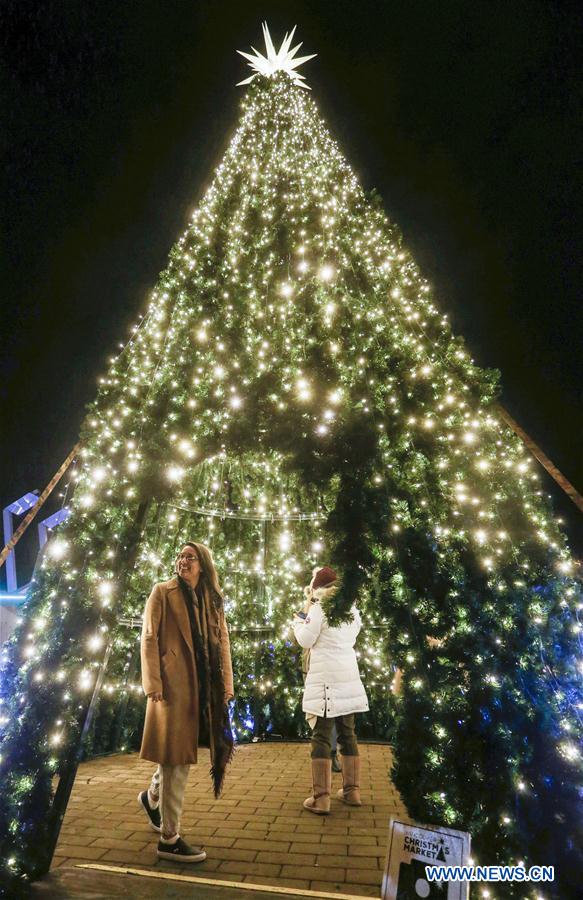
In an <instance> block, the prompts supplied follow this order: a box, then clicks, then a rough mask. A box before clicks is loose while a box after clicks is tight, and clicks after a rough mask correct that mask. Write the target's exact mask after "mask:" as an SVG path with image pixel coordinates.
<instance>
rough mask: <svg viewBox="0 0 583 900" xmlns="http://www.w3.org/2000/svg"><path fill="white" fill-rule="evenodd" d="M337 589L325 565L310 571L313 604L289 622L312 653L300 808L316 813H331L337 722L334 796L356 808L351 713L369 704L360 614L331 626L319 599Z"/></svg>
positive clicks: (356, 777)
mask: <svg viewBox="0 0 583 900" xmlns="http://www.w3.org/2000/svg"><path fill="white" fill-rule="evenodd" d="M337 590H338V582H337V576H336V573H335V572H334V571H333V569H330V568H329V567H328V566H324V568H322V569H317V570H316V571H315V573H314V576H313V578H312V581H311V582H310V585H309V588H307V591H306V592H307V595H308V597H309V598H310V600H311V601H312V602H311V604H310V607H309V609H308V611H307V613H306V614H299V613H296V615H295V616H294V620H293V623H292V628H293V631H294V635H295V638H296V640H297V642H298V644H300V646H301V647H304V648H305V649H310V660H309V667H308V673H307V676H306V682H305V686H304V698H303V704H302V708H303V711H304V712H305V713H306V715H307V717H308V721H309V722H310V724H312V722H314V725H313V732H312V752H311V757H312V785H313V793H312V796H310V797H308V798H307V800H305V801H304V807H305V808H306V809H308V810H309V811H310V812H312V813H316V814H317V815H328V813H329V812H330V790H331V787H332V761H331V759H330V749H331V735H332V728H333V726H334V724H336V728H337V731H338V743H339V744H340V750H341V754H342V781H343V787H342V788H341V789H340V790H339V791H338V797H339V799H340V800H343V801H344V802H345V803H348V804H349V805H350V806H360V805H361V801H360V757H359V754H358V743H357V740H356V734H355V732H354V714H355V713H358V712H366V710H367V709H368V700H367V698H366V693H365V690H364V687H363V685H362V681H361V680H360V673H359V671H358V663H357V661H356V653H355V652H354V644H355V642H356V638H357V636H358V633H359V631H360V629H361V627H362V621H361V618H360V613H359V612H358V610H357V608H356V606H353V607H352V610H351V612H352V619H351V620H350V621H348V622H344V623H342V624H341V625H337V626H330V625H328V622H327V620H326V617H325V615H324V611H323V609H322V603H321V601H322V600H323V599H324V598H326V597H330V596H331V595H332V594H333V593H335V592H336V591H337Z"/></svg>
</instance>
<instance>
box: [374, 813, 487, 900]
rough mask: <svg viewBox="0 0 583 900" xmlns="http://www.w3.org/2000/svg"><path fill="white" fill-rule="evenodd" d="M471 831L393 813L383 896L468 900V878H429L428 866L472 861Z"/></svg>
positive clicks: (390, 899) (410, 899)
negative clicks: (396, 816) (407, 819)
mask: <svg viewBox="0 0 583 900" xmlns="http://www.w3.org/2000/svg"><path fill="white" fill-rule="evenodd" d="M469 856H470V835H469V834H468V833H467V832H465V831H453V830H452V829H451V828H441V826H439V825H417V824H415V823H411V822H400V821H399V820H398V819H394V818H392V817H391V820H390V823H389V841H388V847H387V859H386V863H385V872H384V875H383V883H382V887H381V898H382V900H426V898H429V900H468V897H469V884H468V882H467V881H464V882H461V881H450V882H447V881H429V880H428V879H427V878H426V872H425V866H426V865H430V866H464V865H469Z"/></svg>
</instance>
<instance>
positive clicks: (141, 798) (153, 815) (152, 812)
mask: <svg viewBox="0 0 583 900" xmlns="http://www.w3.org/2000/svg"><path fill="white" fill-rule="evenodd" d="M138 803H139V804H140V806H141V807H142V809H143V810H144V812H145V813H146V815H147V817H148V822H149V823H150V825H151V826H152V828H153V829H154V831H158V832H160V831H161V830H162V829H161V827H160V826H161V824H162V820H161V818H160V807H159V806H157V807H156V809H154V808H153V807H152V806H150V803H149V801H148V792H147V791H142V793H141V794H138Z"/></svg>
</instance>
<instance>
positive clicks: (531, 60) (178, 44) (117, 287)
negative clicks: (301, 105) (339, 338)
mask: <svg viewBox="0 0 583 900" xmlns="http://www.w3.org/2000/svg"><path fill="white" fill-rule="evenodd" d="M0 18H1V21H0V32H1V33H2V41H3V44H4V46H3V50H2V59H3V64H2V65H3V69H2V82H1V93H0V99H1V104H2V107H1V113H2V116H1V118H2V123H3V124H2V126H1V138H0V140H1V141H2V145H3V147H2V149H3V157H4V166H3V175H4V179H5V183H4V185H3V187H2V195H1V196H2V200H1V208H2V218H3V223H2V240H1V257H0V259H1V269H0V275H1V281H0V284H1V289H2V353H1V372H0V399H1V403H2V410H1V417H2V418H1V421H2V430H1V437H2V440H1V448H2V449H1V454H2V456H1V469H0V502H1V504H2V506H4V505H5V504H6V503H8V502H10V501H12V500H14V499H15V498H17V497H19V496H20V495H21V494H23V493H24V492H25V491H27V490H32V489H33V488H40V489H42V488H43V487H44V485H45V484H46V483H47V482H48V480H49V479H50V477H51V476H52V475H53V473H54V472H55V471H56V469H57V468H58V466H59V465H60V463H61V462H62V460H63V459H64V458H65V456H66V455H67V453H68V452H69V450H70V448H71V447H72V446H73V444H74V443H75V441H76V438H77V434H78V431H79V425H80V422H81V420H82V417H83V409H84V405H85V404H86V403H87V402H88V401H89V400H91V399H92V398H93V397H94V395H95V392H96V380H97V377H98V376H99V375H100V374H101V373H102V371H103V370H104V367H105V363H106V359H107V357H108V356H109V355H110V354H111V353H112V352H113V351H114V350H115V348H116V347H117V345H118V344H119V342H120V341H125V340H126V339H127V337H128V329H129V327H130V326H131V325H132V324H133V323H134V322H135V321H136V319H137V316H138V314H139V313H140V312H143V311H144V307H145V304H146V298H147V296H148V293H149V291H150V290H151V288H152V287H153V285H154V283H155V280H156V276H157V273H158V272H159V271H160V270H161V269H163V268H164V267H165V264H166V257H167V253H168V251H169V249H170V247H171V245H172V244H173V243H174V241H175V240H176V239H177V238H178V236H179V235H180V234H181V233H182V231H183V230H184V228H185V226H186V224H187V217H188V216H189V214H190V213H191V211H192V210H193V208H194V206H195V205H196V203H197V201H198V199H199V197H200V196H201V194H202V191H203V190H204V189H205V188H206V186H208V183H209V181H210V179H211V177H212V173H213V171H214V168H215V166H216V165H217V164H218V162H219V160H220V158H221V155H222V153H223V151H224V149H225V148H226V145H227V142H228V140H229V137H230V135H231V134H232V132H233V130H234V128H235V125H236V122H237V115H238V112H237V111H238V102H239V99H240V97H241V95H242V92H243V90H244V88H237V87H235V84H236V82H237V81H239V80H241V79H242V78H245V77H247V75H248V74H250V73H249V71H248V69H246V65H245V62H244V60H243V59H242V58H241V57H238V56H237V55H236V54H235V50H236V49H242V50H248V49H249V45H250V44H254V45H255V46H256V47H257V48H258V49H262V47H263V44H262V39H261V29H260V23H261V21H262V19H264V18H267V20H268V22H269V24H270V27H271V31H272V35H274V36H275V38H276V39H277V42H278V43H279V40H280V39H281V38H282V37H283V32H284V31H285V30H287V29H289V28H291V27H292V26H293V25H294V24H296V23H297V25H298V33H297V36H298V39H299V40H303V41H304V47H303V48H302V51H301V52H302V53H304V52H306V53H310V52H317V53H318V57H317V58H316V59H314V60H312V61H311V62H309V63H308V64H307V65H306V66H305V67H304V69H303V71H304V74H305V75H306V77H307V80H308V83H309V84H310V85H311V87H312V89H313V92H314V96H315V99H316V101H317V102H318V105H319V107H320V110H321V112H322V114H323V115H324V117H325V119H326V121H327V123H328V125H329V127H330V129H331V131H332V133H333V135H334V136H335V137H336V138H337V139H338V141H339V143H340V146H341V148H342V149H343V151H344V152H345V154H346V156H347V157H348V159H349V161H350V162H351V164H352V165H353V167H354V169H355V170H356V172H357V174H358V175H359V177H360V179H361V181H362V182H363V184H364V186H365V187H366V188H372V187H376V188H377V189H378V190H379V192H380V194H381V195H382V197H383V200H384V204H385V208H386V210H387V213H388V214H389V217H390V218H391V219H393V220H394V221H396V222H397V223H398V224H399V225H400V227H401V229H402V230H403V232H404V235H405V242H406V244H407V246H408V247H409V248H410V249H411V251H412V252H413V255H414V256H415V258H416V260H417V262H418V263H419V265H420V267H421V269H422V271H423V273H424V274H425V276H426V277H427V278H428V279H429V280H430V282H431V283H432V285H433V288H434V292H435V297H436V300H437V302H438V305H439V307H440V309H441V310H442V311H443V312H445V313H448V314H449V315H450V317H451V319H452V321H453V325H454V330H455V331H456V332H458V333H461V334H463V335H464V336H465V338H466V340H467V343H468V345H469V347H470V349H471V351H472V353H473V355H474V358H475V360H476V362H477V363H478V364H480V365H483V366H488V367H497V368H499V369H500V370H501V371H502V377H503V388H504V390H503V396H502V402H503V403H504V404H505V406H506V407H507V409H508V410H509V411H510V412H511V414H512V415H513V416H514V417H515V418H516V419H517V420H518V421H519V422H520V423H521V424H522V426H523V427H524V428H525V429H526V430H527V431H528V432H529V433H530V434H531V436H532V437H533V438H534V439H535V440H536V441H537V442H539V444H540V445H541V446H542V447H543V448H544V450H545V451H546V452H547V454H548V455H549V456H550V457H551V458H552V460H553V461H554V462H555V464H556V465H558V466H559V468H560V469H561V470H562V471H563V472H564V474H565V475H566V476H567V477H568V478H569V479H570V480H571V481H572V482H573V483H574V484H575V486H577V487H578V488H579V490H583V453H582V450H583V429H582V427H581V426H582V424H583V416H582V407H581V395H582V384H583V378H582V369H581V362H580V350H581V346H582V343H583V340H582V339H583V312H582V308H581V300H580V298H579V295H578V290H579V287H580V284H581V249H582V246H581V245H582V241H581V233H582V224H583V217H582V213H581V206H582V200H583V197H582V191H581V177H580V165H581V161H582V156H583V154H582V153H581V149H582V143H583V142H582V139H581V134H582V131H581V125H580V116H581V111H582V103H581V100H582V98H583V79H582V77H581V70H580V67H579V60H580V59H581V50H582V49H583V48H582V47H581V33H582V25H583V21H582V18H583V17H582V16H581V12H580V9H579V5H578V4H575V3H573V4H570V3H568V2H561V3H553V2H541V0H505V2H498V0H471V2H470V0H406V2H395V0H385V2H372V0H334V2H308V0H305V2H295V3H294V2H278V3H257V2H253V0H249V2H241V3H240V4H236V5H235V4H230V3H221V2H215V3H209V2H195V0H139V2H138V0H93V2H89V0H86V2H80V0H44V2H43V0H40V2H29V0H4V2H3V3H2V5H1V6H0ZM545 485H546V486H547V487H548V489H549V490H550V491H551V492H552V494H553V496H554V497H555V498H556V501H555V507H556V509H557V511H558V513H560V514H562V515H563V516H564V518H565V519H566V527H567V530H568V533H569V535H570V539H571V542H572V545H573V547H574V549H575V550H576V552H578V553H580V554H581V553H583V514H582V513H580V512H578V510H577V509H576V508H575V506H574V505H573V504H572V503H571V502H570V501H569V500H568V499H566V498H565V496H564V495H563V494H562V493H561V492H560V491H559V490H557V489H556V488H555V487H554V485H553V483H552V482H550V480H546V481H545ZM55 502H56V498H55V499H54V500H53V503H52V505H51V506H50V507H47V511H50V510H51V509H53V508H55ZM25 553H26V547H25Z"/></svg>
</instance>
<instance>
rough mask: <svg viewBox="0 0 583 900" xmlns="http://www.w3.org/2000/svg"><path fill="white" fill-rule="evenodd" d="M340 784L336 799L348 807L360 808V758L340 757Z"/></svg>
mask: <svg viewBox="0 0 583 900" xmlns="http://www.w3.org/2000/svg"><path fill="white" fill-rule="evenodd" d="M342 783H343V787H341V788H340V790H339V791H338V795H337V796H338V799H339V800H342V801H343V802H344V803H347V804H348V805H349V806H362V803H361V800H360V756H343V757H342Z"/></svg>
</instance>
